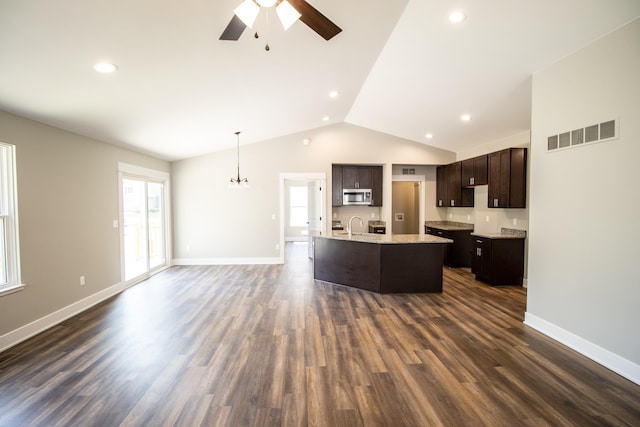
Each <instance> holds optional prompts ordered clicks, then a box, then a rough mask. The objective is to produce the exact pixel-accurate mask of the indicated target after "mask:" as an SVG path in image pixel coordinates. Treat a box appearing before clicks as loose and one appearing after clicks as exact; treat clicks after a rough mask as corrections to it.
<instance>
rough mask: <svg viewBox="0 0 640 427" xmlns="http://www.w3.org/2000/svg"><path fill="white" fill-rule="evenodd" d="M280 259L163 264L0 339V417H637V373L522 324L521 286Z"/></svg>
mask: <svg viewBox="0 0 640 427" xmlns="http://www.w3.org/2000/svg"><path fill="white" fill-rule="evenodd" d="M305 251H306V246H300V245H288V247H287V260H288V261H287V264H286V265H284V266H265V265H258V266H207V267H204V266H203V267H174V268H171V269H169V270H166V271H165V272H162V273H160V274H158V275H156V276H154V277H153V278H151V279H149V280H147V281H145V282H143V283H140V284H139V285H137V286H134V287H132V288H130V289H129V290H127V291H125V292H123V293H122V294H120V295H118V296H116V297H114V298H112V299H110V300H108V301H106V302H104V303H102V304H100V305H98V306H96V307H94V308H92V309H90V310H88V311H86V312H85V313H82V314H80V315H78V316H76V317H74V318H72V319H69V320H67V321H65V322H64V323H62V324H60V325H58V326H56V327H53V328H51V329H50V330H48V331H46V332H44V333H42V334H40V335H38V336H36V337H34V338H32V339H30V340H28V341H26V342H24V343H22V344H20V345H18V346H16V347H14V348H12V349H10V350H9V351H6V352H4V353H3V354H0V426H53V425H64V426H117V425H125V426H129V425H131V426H158V425H179V426H198V425H204V426H217V425H219V426H253V425H269V426H270V425H287V426H288V425H292V426H306V425H310V426H332V427H334V426H438V425H444V426H546V425H549V426H602V425H629V426H633V425H635V426H638V425H640V387H639V386H637V385H635V384H633V383H631V382H629V381H627V380H625V379H623V378H621V377H619V376H618V375H616V374H615V373H613V372H611V371H609V370H607V369H605V368H603V367H602V366H600V365H598V364H596V363H594V362H592V361H590V360H588V359H586V358H585V357H583V356H581V355H579V354H577V353H575V352H574V351H572V350H570V349H568V348H566V347H564V346H562V345H560V344H558V343H556V342H554V341H552V340H550V339H548V338H546V337H545V336H543V335H541V334H539V333H537V332H536V331H534V330H532V329H530V328H528V327H526V326H524V325H523V324H522V320H523V315H524V311H525V301H526V290H525V289H523V288H518V287H502V288H499V287H491V286H488V285H486V284H483V283H480V282H476V281H474V280H473V276H472V275H471V273H470V272H469V271H468V270H465V269H445V272H444V292H443V293H442V294H407V295H379V294H375V293H370V292H367V291H361V290H356V289H350V288H346V287H341V286H336V285H331V284H327V283H319V282H318V283H314V281H313V280H312V278H311V277H312V276H311V262H310V261H309V260H308V259H307V258H306V256H305Z"/></svg>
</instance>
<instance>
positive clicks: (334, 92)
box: [329, 90, 340, 98]
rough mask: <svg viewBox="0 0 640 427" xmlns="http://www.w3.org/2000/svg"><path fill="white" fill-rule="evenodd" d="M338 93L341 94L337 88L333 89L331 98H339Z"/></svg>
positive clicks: (330, 94)
mask: <svg viewBox="0 0 640 427" xmlns="http://www.w3.org/2000/svg"><path fill="white" fill-rule="evenodd" d="M338 95H340V92H338V91H337V90H332V91H331V92H329V98H337V97H338Z"/></svg>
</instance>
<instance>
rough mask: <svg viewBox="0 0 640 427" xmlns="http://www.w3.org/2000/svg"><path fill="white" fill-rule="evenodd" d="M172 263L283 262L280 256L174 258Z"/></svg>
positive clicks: (244, 263)
mask: <svg viewBox="0 0 640 427" xmlns="http://www.w3.org/2000/svg"><path fill="white" fill-rule="evenodd" d="M172 262H173V265H264V264H283V263H284V259H283V258H282V259H281V258H280V257H270V258H269V257H264V258H175V259H174V260H173V261H172Z"/></svg>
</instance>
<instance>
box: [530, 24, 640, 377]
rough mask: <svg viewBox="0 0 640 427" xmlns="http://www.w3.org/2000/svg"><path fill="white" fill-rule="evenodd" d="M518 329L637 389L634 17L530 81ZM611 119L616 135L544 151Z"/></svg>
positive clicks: (638, 33) (639, 295) (639, 93)
mask: <svg viewBox="0 0 640 427" xmlns="http://www.w3.org/2000/svg"><path fill="white" fill-rule="evenodd" d="M532 107H533V108H532V132H531V187H530V189H531V192H530V201H531V208H530V238H529V240H530V241H529V290H528V298H527V313H526V322H527V324H529V325H531V326H534V327H536V328H538V329H539V330H541V331H543V332H544V333H547V334H549V335H551V336H553V337H555V338H556V339H559V340H560V341H562V342H565V343H566V344H568V345H570V346H572V347H574V348H576V349H578V350H579V351H581V352H582V353H584V354H586V355H588V356H589V357H591V358H593V359H595V360H597V361H599V362H601V363H603V364H605V365H607V366H609V367H610V368H612V369H614V370H616V371H618V372H620V373H622V374H623V375H625V376H627V377H628V378H630V379H632V380H634V381H635V382H638V383H640V335H639V334H638V325H640V278H639V277H640V276H639V270H638V265H640V258H639V253H640V252H639V251H638V245H639V242H640V221H639V218H640V190H638V164H639V161H640V121H639V118H640V20H636V21H634V22H633V23H631V24H629V25H627V26H626V27H623V28H622V29H620V30H618V31H616V32H614V33H612V34H610V35H608V36H606V37H604V38H602V39H600V40H598V41H596V42H595V43H593V44H591V45H590V46H588V47H586V48H584V49H582V50H580V51H578V52H576V53H574V54H572V55H570V56H569V57H567V58H565V59H563V60H562V61H560V62H558V63H557V64H555V65H553V66H551V67H550V68H549V69H547V70H544V71H541V72H539V73H537V74H535V75H534V78H533V105H532ZM611 118H619V120H620V138H619V139H617V140H613V141H609V142H603V143H598V144H592V145H587V146H582V147H580V148H574V149H567V150H562V151H556V152H550V153H548V152H547V151H546V144H547V137H548V136H551V135H554V134H557V133H559V132H563V131H568V130H573V129H576V128H580V127H583V126H586V125H591V124H594V123H599V122H602V121H606V120H609V119H611Z"/></svg>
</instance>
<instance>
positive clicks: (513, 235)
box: [471, 228, 527, 239]
mask: <svg viewBox="0 0 640 427" xmlns="http://www.w3.org/2000/svg"><path fill="white" fill-rule="evenodd" d="M471 235H472V236H478V237H484V238H485V239H524V238H526V237H527V232H526V231H525V230H517V229H515V228H502V229H501V230H500V232H499V233H471Z"/></svg>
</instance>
